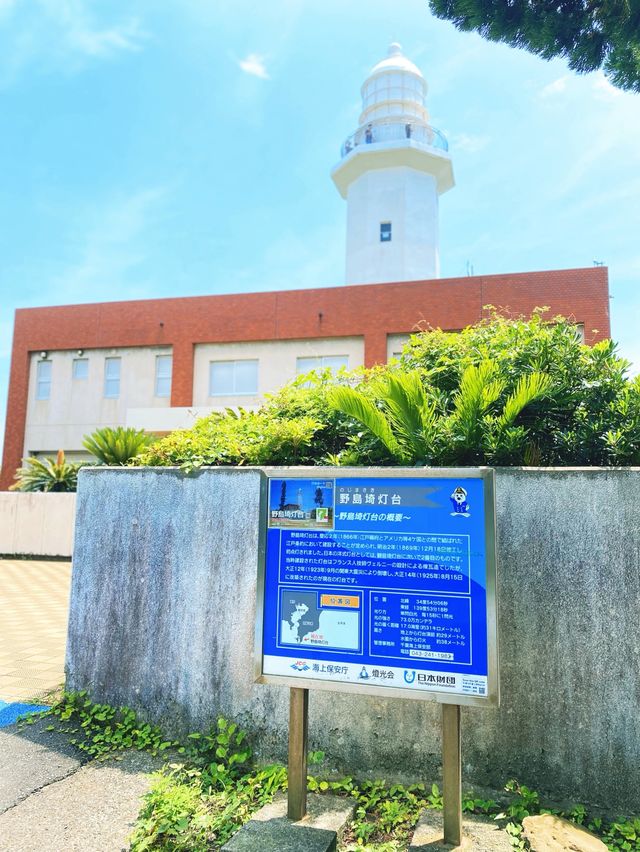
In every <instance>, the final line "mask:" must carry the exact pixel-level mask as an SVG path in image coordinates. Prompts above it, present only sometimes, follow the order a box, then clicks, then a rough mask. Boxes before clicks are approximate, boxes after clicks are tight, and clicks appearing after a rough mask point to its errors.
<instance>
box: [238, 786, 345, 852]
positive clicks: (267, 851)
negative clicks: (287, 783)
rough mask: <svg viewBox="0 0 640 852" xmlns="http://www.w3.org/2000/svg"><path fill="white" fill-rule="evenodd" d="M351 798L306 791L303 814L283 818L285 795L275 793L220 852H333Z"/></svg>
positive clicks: (284, 815) (285, 803) (285, 804)
mask: <svg viewBox="0 0 640 852" xmlns="http://www.w3.org/2000/svg"><path fill="white" fill-rule="evenodd" d="M354 808H355V805H354V803H353V800H351V799H345V798H343V797H341V796H324V795H310V796H309V797H308V800H307V815H306V817H305V818H304V819H302V820H300V821H299V822H291V821H290V820H288V819H287V797H286V795H284V794H280V795H278V796H276V798H275V799H274V800H273V802H271V804H269V805H265V806H264V807H263V808H261V809H260V810H259V811H258V812H257V813H256V814H254V815H253V817H252V818H251V819H250V820H249V822H247V823H245V825H244V826H243V827H242V828H241V829H240V831H238V833H237V834H235V835H234V836H233V837H232V838H231V840H230V841H229V842H228V843H227V844H225V846H223V847H222V852H335V849H336V846H337V841H338V838H339V837H340V836H341V834H342V832H343V831H344V829H345V827H346V825H347V823H348V822H349V821H350V820H351V819H352V818H353V812H354Z"/></svg>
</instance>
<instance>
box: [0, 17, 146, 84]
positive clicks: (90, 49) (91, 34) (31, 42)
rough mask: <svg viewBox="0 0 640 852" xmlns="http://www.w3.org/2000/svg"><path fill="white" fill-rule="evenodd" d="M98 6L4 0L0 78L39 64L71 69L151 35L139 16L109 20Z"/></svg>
mask: <svg viewBox="0 0 640 852" xmlns="http://www.w3.org/2000/svg"><path fill="white" fill-rule="evenodd" d="M94 8H95V7H93V6H91V5H90V4H89V3H88V2H86V0H0V35H1V36H2V49H1V50H0V83H3V84H4V85H7V84H10V83H12V82H13V81H14V79H15V78H16V77H18V76H19V75H20V73H21V72H22V71H23V70H24V69H25V68H28V67H29V66H31V65H34V64H37V65H38V66H40V67H41V68H48V69H51V68H54V69H55V70H63V71H65V72H67V73H68V72H74V71H77V70H79V69H81V68H83V67H84V65H85V64H86V62H87V61H90V60H96V59H108V58H111V57H115V56H118V55H121V54H123V53H131V52H134V51H139V50H141V49H142V47H143V44H144V41H145V39H146V38H147V34H146V33H145V32H144V30H143V28H142V26H141V23H140V20H139V19H138V18H137V17H135V16H132V15H128V16H126V17H123V18H121V19H120V20H117V21H113V20H111V21H105V20H104V18H102V17H101V18H100V19H99V18H98V16H97V15H96V13H95V12H94V11H93V10H94Z"/></svg>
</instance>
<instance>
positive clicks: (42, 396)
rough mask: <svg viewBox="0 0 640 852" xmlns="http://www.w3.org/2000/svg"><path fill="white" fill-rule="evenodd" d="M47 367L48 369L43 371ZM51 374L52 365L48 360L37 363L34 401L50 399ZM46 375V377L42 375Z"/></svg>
mask: <svg viewBox="0 0 640 852" xmlns="http://www.w3.org/2000/svg"><path fill="white" fill-rule="evenodd" d="M45 367H48V369H45ZM52 372H53V364H52V362H51V361H48V360H45V359H43V360H41V361H38V365H37V367H36V399H38V400H46V399H51V374H52ZM43 373H48V375H43Z"/></svg>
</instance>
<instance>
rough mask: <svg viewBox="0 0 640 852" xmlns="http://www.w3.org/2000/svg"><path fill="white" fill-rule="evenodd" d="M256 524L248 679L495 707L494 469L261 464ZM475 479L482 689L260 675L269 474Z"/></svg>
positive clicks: (276, 476)
mask: <svg viewBox="0 0 640 852" xmlns="http://www.w3.org/2000/svg"><path fill="white" fill-rule="evenodd" d="M260 472H261V482H260V529H259V547H258V557H259V558H258V581H257V600H256V624H255V644H254V679H255V682H256V683H264V684H277V685H279V686H288V687H292V688H294V689H296V688H297V689H321V690H324V691H329V692H346V693H351V694H357V695H375V696H377V697H383V698H404V699H410V700H422V701H435V702H438V703H440V704H460V705H465V706H474V707H487V706H497V705H498V704H499V703H500V681H499V655H498V610H497V565H496V562H497V560H496V515H495V472H494V470H493V468H489V467H475V468H472V467H452V468H435V467H434V468H424V467H423V468H416V467H410V468H406V467H405V468H400V467H273V468H261V471H260ZM349 478H357V479H369V478H371V479H395V478H397V479H405V480H407V479H481V480H483V483H484V487H483V493H484V534H485V554H486V562H485V565H486V613H487V694H486V695H485V696H482V697H481V696H477V695H464V694H460V693H455V694H452V693H446V692H439V691H433V692H430V691H429V690H408V689H402V688H397V687H391V686H389V687H387V686H378V685H372V684H369V683H348V682H341V681H328V680H315V679H313V678H307V677H288V676H286V675H274V674H265V673H264V671H263V629H264V599H265V573H266V543H267V530H268V501H269V496H268V490H269V481H270V480H271V479H333V480H338V479H349Z"/></svg>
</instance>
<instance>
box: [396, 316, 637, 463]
mask: <svg viewBox="0 0 640 852" xmlns="http://www.w3.org/2000/svg"><path fill="white" fill-rule="evenodd" d="M483 361H491V362H492V363H493V364H494V365H495V367H496V370H497V373H498V375H499V376H500V377H501V378H503V379H504V380H505V387H504V391H503V396H502V397H500V398H499V399H498V403H500V402H501V401H503V399H504V395H505V394H508V393H510V392H512V390H513V388H514V387H515V385H516V383H517V382H518V381H519V380H520V379H521V377H523V376H527V375H530V374H531V373H532V372H541V373H544V374H545V375H547V376H549V378H550V380H551V383H550V385H549V387H548V388H547V390H546V392H545V394H544V395H543V396H541V397H540V398H538V399H537V400H536V401H535V402H533V403H532V404H531V405H529V406H527V408H526V410H525V411H524V412H523V413H522V415H521V416H520V417H519V418H518V424H519V425H521V426H522V427H524V428H525V429H526V430H527V433H528V439H527V443H526V448H525V453H524V456H523V457H522V458H521V459H520V460H513V461H510V462H507V463H510V464H519V463H524V464H534V465H535V464H540V465H622V464H638V463H639V462H640V380H639V379H636V380H635V381H631V380H630V379H629V378H628V372H627V371H628V367H629V364H628V362H627V361H625V360H624V359H623V358H620V357H619V356H618V355H617V353H616V345H615V343H613V342H612V341H610V340H605V341H602V342H600V343H597V344H595V346H585V345H584V344H582V343H581V341H580V337H579V333H578V331H577V329H576V328H575V326H574V325H573V324H572V323H570V322H568V321H567V320H564V319H562V318H560V317H556V318H554V319H553V321H551V322H549V321H547V320H545V319H544V313H543V311H542V310H540V311H537V312H536V313H535V314H534V316H533V317H532V319H530V320H509V319H505V318H504V317H500V316H494V317H493V318H492V319H491V320H489V321H487V322H482V323H479V324H478V325H475V326H470V327H469V328H466V329H464V331H462V332H460V333H459V334H454V333H448V332H443V331H440V330H437V331H431V332H426V333H421V334H416V335H414V336H413V337H412V338H411V339H410V341H409V343H408V345H407V346H406V347H405V349H404V352H403V355H402V358H401V369H404V370H410V369H419V370H421V371H422V374H423V378H424V381H425V383H427V384H428V385H429V387H430V388H431V389H432V392H433V393H434V394H435V395H437V396H439V397H440V398H441V399H442V400H443V401H445V404H446V401H447V400H450V399H451V395H452V394H453V393H454V392H455V389H456V386H457V385H458V383H459V382H460V379H461V377H462V374H463V372H464V371H465V369H466V368H467V367H468V366H469V365H476V366H478V365H479V364H480V363H482V362H483Z"/></svg>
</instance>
